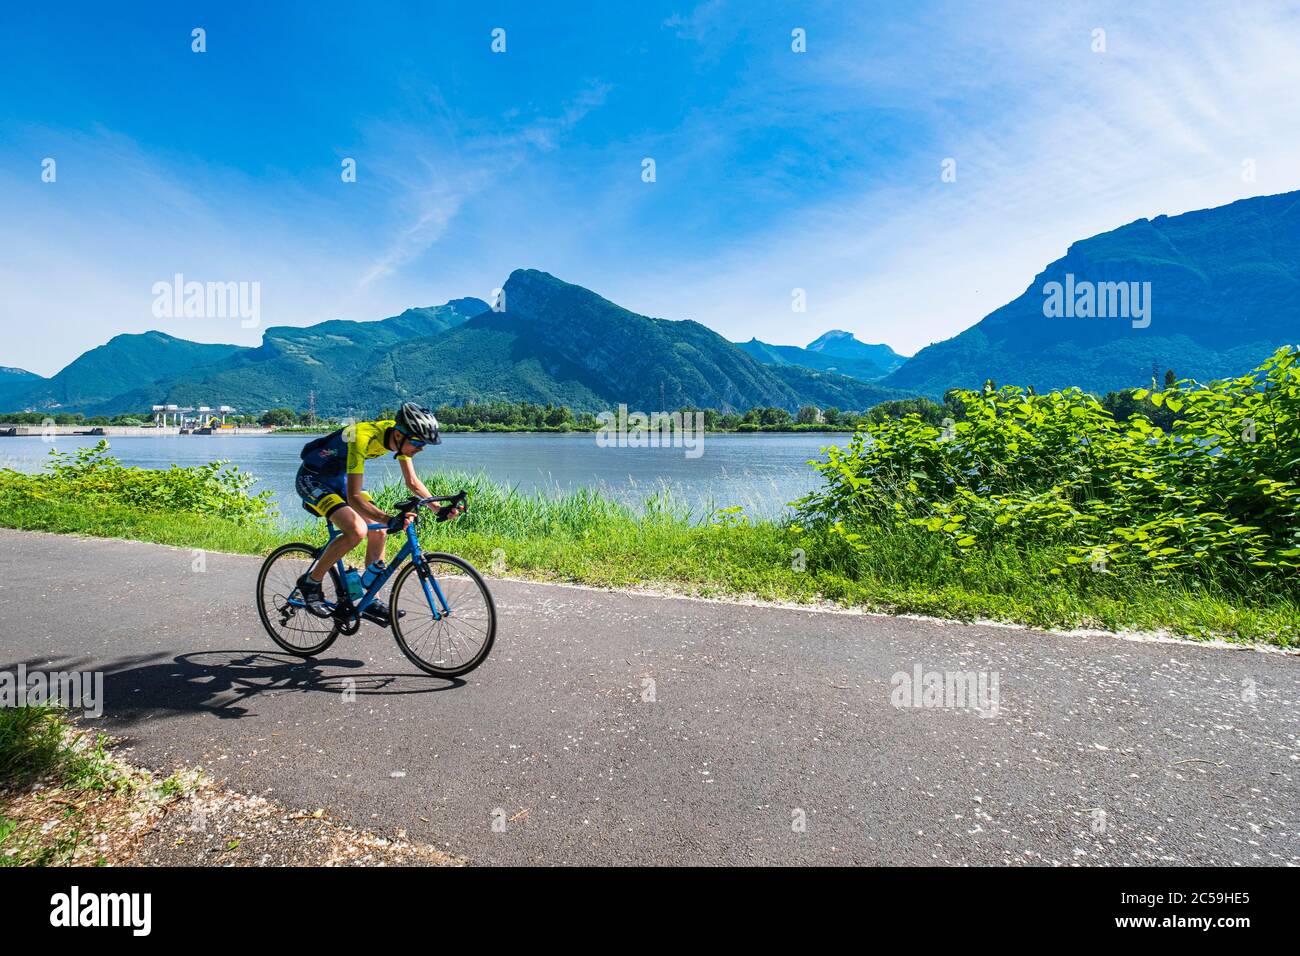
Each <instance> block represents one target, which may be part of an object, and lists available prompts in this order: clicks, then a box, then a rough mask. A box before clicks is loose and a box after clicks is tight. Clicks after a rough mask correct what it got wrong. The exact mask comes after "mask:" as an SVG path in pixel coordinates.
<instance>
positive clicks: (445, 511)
mask: <svg viewBox="0 0 1300 956" xmlns="http://www.w3.org/2000/svg"><path fill="white" fill-rule="evenodd" d="M430 507H433V506H432V505H430ZM434 512H435V514H436V515H437V518H438V520H439V521H452V520H453V519H455V518H459V517H460V516H461V515H463V514H464V513H465V502H463V501H458V502H457V503H456V504H454V505H443V506H442V507H441V508H434Z"/></svg>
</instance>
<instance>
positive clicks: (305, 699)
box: [0, 530, 1300, 865]
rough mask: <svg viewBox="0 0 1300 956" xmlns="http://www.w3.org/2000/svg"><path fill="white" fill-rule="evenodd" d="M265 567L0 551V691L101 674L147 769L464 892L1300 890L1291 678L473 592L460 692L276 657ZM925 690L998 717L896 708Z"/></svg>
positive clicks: (390, 674) (356, 641) (388, 666)
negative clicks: (57, 677)
mask: <svg viewBox="0 0 1300 956" xmlns="http://www.w3.org/2000/svg"><path fill="white" fill-rule="evenodd" d="M259 564H260V561H259V559H257V558H250V557H240V556H233V555H224V554H207V555H205V556H203V560H202V561H201V562H200V561H196V555H195V553H193V552H191V551H189V550H185V549H174V548H165V547H160V546H156V545H148V544H141V543H135V542H123V541H111V540H96V539H82V538H71V537H61V536H54V535H41V534H32V533H25V532H15V531H4V530H0V635H2V637H0V670H13V669H14V668H15V667H16V666H17V665H18V664H19V663H23V664H26V665H27V667H28V668H37V667H39V668H44V669H70V668H75V669H100V670H103V671H104V672H105V674H106V677H105V698H106V710H105V715H104V717H103V718H102V719H101V720H100V721H99V724H100V725H101V726H102V727H103V728H104V729H105V730H108V731H110V732H112V733H114V734H117V735H120V736H123V737H125V738H126V739H127V740H128V742H129V743H130V745H131V746H132V747H133V748H134V750H133V754H132V756H133V758H134V759H135V760H136V761H138V762H140V763H142V764H145V765H148V766H151V767H154V768H156V769H161V770H170V769H172V768H173V767H174V766H177V765H191V766H192V765H195V764H199V765H202V766H203V767H204V768H205V769H207V770H208V771H209V772H210V773H211V774H212V775H213V776H214V777H216V778H217V779H218V780H225V781H226V782H228V783H229V784H230V785H231V786H232V787H234V788H236V789H238V790H241V791H243V792H247V793H254V794H263V795H266V796H268V797H270V798H271V799H274V800H276V801H278V802H280V803H282V804H285V805H287V806H289V807H294V808H298V807H301V808H306V809H315V808H318V807H319V808H324V809H326V810H327V811H328V812H329V813H331V814H333V815H335V816H338V817H340V818H342V819H345V820H347V821H349V822H351V823H354V824H357V825H359V826H364V827H366V828H368V829H371V830H374V831H376V832H379V833H388V834H396V833H397V832H398V831H399V830H405V831H406V834H407V835H408V836H409V837H410V838H411V839H414V840H419V841H423V842H428V843H432V844H434V845H437V846H440V847H445V848H448V849H450V850H452V851H454V852H456V853H459V854H464V855H466V856H468V857H469V858H470V859H471V860H473V861H475V862H478V863H483V864H491V863H546V864H579V863H650V864H671V863H703V864H715V863H775V864H803V863H832V864H834V863H842V864H852V863H870V864H931V863H944V864H967V863H969V864H1001V863H1017V864H1085V865H1086V864H1130V863H1185V864H1200V863H1223V864H1273V865H1276V864H1285V863H1290V864H1295V863H1300V837H1298V836H1297V822H1296V815H1297V808H1298V807H1300V787H1297V775H1298V774H1300V744H1298V742H1297V732H1298V730H1300V710H1298V708H1297V706H1296V705H1297V701H1298V700H1300V693H1298V691H1300V659H1297V658H1296V657H1294V656H1290V655H1284V654H1274V653H1261V652H1255V651H1235V650H1225V649H1218V648H1213V647H1204V646H1197V645H1192V644H1184V643H1178V644H1172V643H1155V642H1137V641H1126V640H1120V639H1117V638H1113V637H1104V636H1097V637H1080V636H1065V635H1051V634H1043V633H1038V632H1034V631H1025V630H1018V629H1011V628H1001V627H988V626H968V625H962V624H956V623H943V622H935V621H926V620H913V619H900V618H889V617H879V616H866V615H855V614H840V613H825V612H816V611H806V610H791V609H783V608H771V607H750V606H742V605H735V604H726V603H720V602H706V601H693V600H688V599H681V598H667V597H656V596H651V595H637V594H628V593H619V592H603V591H596V590H589V589H583V588H573V587H566V586H560V585H545V584H530V583H523V582H517V581H507V580H493V581H492V582H491V583H492V588H493V593H494V595H495V597H496V600H497V606H498V609H499V613H500V626H499V637H498V640H497V645H496V648H495V650H494V651H493V654H492V656H491V658H490V659H489V660H488V661H487V662H486V663H485V664H484V665H483V666H482V667H480V668H479V669H478V670H477V671H475V672H474V673H472V674H470V675H469V676H468V678H467V679H466V681H465V682H463V683H452V682H448V681H442V680H437V679H432V678H428V677H425V676H423V675H420V674H419V673H418V672H416V671H415V670H414V668H413V667H412V666H411V665H410V664H409V663H408V662H407V661H406V659H405V658H404V657H402V655H401V653H400V651H398V649H397V647H396V646H395V645H394V643H393V640H392V637H391V635H390V634H389V633H388V632H387V631H384V630H380V629H379V628H376V627H374V626H372V625H366V626H364V627H363V628H362V630H361V632H360V633H359V634H358V635H356V636H354V637H350V638H349V637H342V638H340V639H339V641H338V642H337V643H336V644H335V645H334V647H333V648H331V649H330V650H329V651H327V652H326V654H325V655H324V656H323V657H322V658H320V659H318V660H315V661H311V662H301V661H299V660H297V659H294V658H290V657H289V656H287V655H285V654H282V653H280V652H279V651H278V650H277V649H276V647H275V646H274V645H273V644H272V643H271V641H270V639H269V638H268V637H267V636H266V635H265V633H264V632H263V631H262V628H261V625H260V623H259V622H258V620H257V616H256V611H255V609H254V605H253V587H254V582H255V577H256V573H257V570H258V567H259ZM197 567H202V568H203V570H201V571H200V570H196V568H197ZM918 666H919V667H920V669H921V673H922V675H924V674H925V673H927V672H945V671H961V672H976V673H982V674H983V675H984V677H985V679H986V681H987V683H986V685H985V688H986V691H987V692H988V694H987V696H986V697H985V698H984V699H983V703H984V704H985V705H989V704H991V703H994V698H993V697H992V691H993V688H992V683H991V681H992V679H993V677H994V676H996V679H997V697H996V701H995V703H996V714H995V715H993V716H987V717H985V716H980V714H979V713H978V712H976V711H975V710H973V709H970V708H967V707H960V706H952V707H945V706H937V707H926V706H919V707H898V706H894V704H893V703H891V692H893V691H894V690H895V686H896V683H895V681H894V680H893V678H894V675H895V674H898V673H900V672H902V673H904V674H907V675H912V674H913V673H914V670H915V668H917V667H918ZM908 683H909V684H910V682H908ZM350 688H354V689H355V694H354V695H353V694H349V693H347V691H348V690H349V689H350ZM921 703H924V699H922V700H921ZM993 710H994V707H991V706H986V711H987V712H992V711H993Z"/></svg>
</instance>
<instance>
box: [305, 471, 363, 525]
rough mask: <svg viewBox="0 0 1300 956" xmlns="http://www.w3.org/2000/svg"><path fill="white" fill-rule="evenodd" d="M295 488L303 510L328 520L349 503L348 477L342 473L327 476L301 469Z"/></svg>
mask: <svg viewBox="0 0 1300 956" xmlns="http://www.w3.org/2000/svg"><path fill="white" fill-rule="evenodd" d="M293 486H294V490H295V491H297V492H298V497H299V498H301V499H302V506H303V509H304V510H306V511H309V512H311V513H312V514H314V515H318V516H320V517H322V518H328V517H329V516H330V515H332V514H333V513H334V512H336V511H338V510H339V509H340V508H342V507H343V506H344V505H345V504H347V503H348V476H347V475H345V474H342V473H339V474H334V475H327V474H321V473H320V472H318V471H311V470H310V469H308V468H299V469H298V477H297V478H295V479H294V483H293ZM361 494H362V495H363V496H364V497H365V498H366V499H367V500H368V499H369V498H370V495H368V494H366V493H365V492H364V491H363V492H361Z"/></svg>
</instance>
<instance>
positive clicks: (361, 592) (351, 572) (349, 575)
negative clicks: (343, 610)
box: [343, 568, 366, 603]
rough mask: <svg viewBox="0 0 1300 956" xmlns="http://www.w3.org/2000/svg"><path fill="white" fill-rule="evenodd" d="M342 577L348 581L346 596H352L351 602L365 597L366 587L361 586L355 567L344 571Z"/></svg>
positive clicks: (359, 576)
mask: <svg viewBox="0 0 1300 956" xmlns="http://www.w3.org/2000/svg"><path fill="white" fill-rule="evenodd" d="M343 578H344V580H346V581H347V582H348V597H350V598H352V601H353V603H356V602H357V601H360V600H361V599H362V598H363V597H365V594H366V589H365V588H364V587H362V586H361V575H360V574H358V573H357V569H356V568H348V569H347V570H346V571H344V572H343Z"/></svg>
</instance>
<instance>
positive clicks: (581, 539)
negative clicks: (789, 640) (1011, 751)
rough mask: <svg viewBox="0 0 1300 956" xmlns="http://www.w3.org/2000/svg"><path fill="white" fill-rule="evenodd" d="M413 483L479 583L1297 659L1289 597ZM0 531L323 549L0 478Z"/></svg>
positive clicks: (233, 547) (1022, 555) (1056, 553)
mask: <svg viewBox="0 0 1300 956" xmlns="http://www.w3.org/2000/svg"><path fill="white" fill-rule="evenodd" d="M425 481H426V483H427V484H428V485H429V487H430V488H432V489H433V490H434V491H435V493H444V494H445V493H450V492H453V491H456V490H458V489H460V488H466V489H468V491H469V493H470V495H469V503H470V507H469V511H468V513H467V514H466V515H465V516H464V517H462V518H461V519H459V520H458V521H456V522H453V523H448V524H443V525H437V524H434V523H432V522H424V523H422V525H421V542H422V543H423V544H424V545H425V547H426V548H428V549H430V550H443V551H452V552H454V553H457V554H460V555H462V556H464V557H465V558H467V559H468V560H470V561H471V562H472V563H474V564H475V565H477V566H479V567H480V568H482V569H483V570H484V571H486V572H488V573H489V574H491V573H498V574H501V573H504V574H506V575H510V576H517V577H527V578H533V579H540V580H551V581H565V582H576V583H584V584H591V585H597V586H607V587H642V586H649V587H658V588H668V589H672V590H675V591H680V592H683V593H688V594H693V595H698V596H704V597H750V596H752V597H757V598H760V599H765V600H772V601H790V602H802V603H806V602H823V601H830V602H834V603H837V604H840V605H843V606H847V607H857V608H865V609H869V610H876V611H887V612H893V613H915V614H929V615H935V616H941V617H952V618H958V619H963V620H971V619H976V618H985V619H993V620H1001V621H1008V622H1016V623H1022V624H1029V625H1034V626H1039V627H1097V628H1105V629H1109V630H1119V629H1142V630H1157V629H1164V630H1169V631H1172V632H1174V633H1178V634H1183V635H1187V636H1191V637H1214V636H1217V637H1224V638H1227V639H1229V640H1242V641H1260V642H1265V643H1270V644H1275V645H1279V646H1283V647H1293V646H1296V645H1297V644H1300V603H1297V598H1296V597H1295V596H1293V595H1290V594H1286V593H1277V592H1267V591H1263V590H1261V589H1252V588H1251V587H1250V586H1249V585H1245V584H1242V585H1236V584H1234V583H1233V582H1224V583H1220V584H1207V583H1205V582H1201V581H1198V582H1195V583H1189V582H1183V581H1181V579H1179V578H1176V577H1175V578H1170V579H1167V580H1164V581H1160V580H1156V579H1154V578H1144V577H1141V576H1138V575H1135V574H1132V573H1127V574H1124V575H1107V574H1096V573H1093V572H1091V571H1090V570H1088V569H1087V567H1086V566H1084V567H1082V568H1079V569H1078V573H1075V574H1066V575H1058V574H1052V573H1051V569H1052V568H1054V567H1059V566H1060V565H1061V564H1062V562H1063V560H1064V557H1065V551H1064V550H1061V549H1058V548H1053V547H1051V546H1047V545H1043V546H1040V547H1038V548H1036V549H1021V548H1018V547H1013V546H1010V545H1002V546H994V547H990V548H988V549H985V550H975V551H972V552H970V553H967V554H963V555H961V556H956V555H954V553H953V551H952V548H951V546H950V544H949V543H948V542H947V541H946V540H945V539H944V537H943V536H940V535H935V534H932V533H928V532H926V531H924V530H922V529H919V528H914V527H907V526H904V527H901V528H879V529H876V531H875V532H874V533H873V534H871V535H868V536H865V537H866V539H867V541H868V546H867V547H866V549H865V550H861V551H859V550H857V549H855V548H850V547H848V546H846V545H845V544H844V542H843V540H842V539H840V538H837V537H835V536H831V535H823V534H819V533H814V532H811V531H800V530H798V529H796V528H794V527H792V526H791V525H789V524H785V523H773V522H753V523H750V522H748V521H746V520H744V519H743V517H742V516H739V515H735V514H730V513H726V512H723V513H714V514H705V513H693V512H691V511H690V510H689V509H686V508H684V507H683V506H681V505H680V504H678V503H675V502H674V501H673V500H672V499H671V498H670V497H669V496H668V495H666V494H661V495H659V496H656V497H655V498H653V499H651V501H650V502H648V505H647V507H646V509H645V511H644V513H640V512H637V511H634V510H633V509H630V508H627V507H625V506H623V505H621V504H619V503H617V502H614V501H612V500H610V499H609V498H607V497H604V496H602V495H601V494H599V493H597V492H594V491H590V490H583V491H577V492H573V493H570V494H564V495H560V496H554V497H548V496H546V495H544V494H540V493H536V494H525V493H520V492H518V491H516V490H514V489H511V488H509V487H507V486H505V485H502V484H499V483H496V482H493V481H490V480H488V479H486V478H484V477H482V476H480V475H472V474H465V473H454V472H439V473H434V474H430V475H427V476H425ZM374 494H375V499H376V501H377V502H379V504H380V505H381V506H384V505H386V504H388V503H390V502H391V501H393V500H395V499H396V498H399V497H405V496H406V492H405V489H404V488H403V487H400V486H397V487H394V486H387V487H384V488H380V489H378V490H377V491H375V492H374ZM0 524H3V525H5V526H8V527H14V528H26V529H31V530H40V531H53V532H58V533H71V534H86V535H94V536H100V537H114V538H133V539H137V540H144V541H154V542H158V543H160V544H169V545H177V546H181V547H187V548H202V549H206V550H213V551H227V552H234V553H240V554H265V553H266V552H268V551H269V550H271V548H273V547H275V546H276V545H278V544H280V543H283V542H285V541H291V540H306V541H312V542H319V541H321V540H323V538H324V530H323V525H322V523H321V522H314V523H307V522H304V523H302V524H298V525H293V526H289V527H284V526H276V525H274V524H272V523H270V522H259V523H254V524H240V523H237V522H235V521H232V520H226V519H221V518H214V517H207V516H202V515H195V514H187V513H177V512H152V511H142V510H140V509H139V508H138V507H135V506H127V505H123V504H121V503H117V502H114V501H112V500H111V499H109V498H107V497H104V496H99V497H93V498H71V497H68V496H63V495H57V494H50V495H43V496H33V495H31V494H8V493H7V491H6V483H5V480H4V477H3V475H0ZM396 546H397V542H393V543H392V547H393V549H394V550H395V549H396ZM1063 547H1064V546H1060V548H1063ZM801 552H802V560H801V559H800V553H801ZM358 560H359V558H358Z"/></svg>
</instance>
